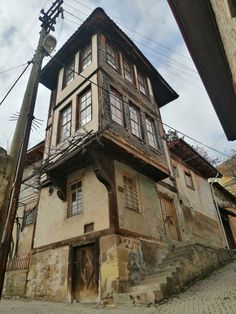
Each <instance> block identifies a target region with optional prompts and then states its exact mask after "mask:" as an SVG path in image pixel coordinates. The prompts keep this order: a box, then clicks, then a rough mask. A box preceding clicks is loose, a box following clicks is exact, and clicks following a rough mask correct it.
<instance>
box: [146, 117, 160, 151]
mask: <svg viewBox="0 0 236 314" xmlns="http://www.w3.org/2000/svg"><path fill="white" fill-rule="evenodd" d="M145 122H146V128H147V138H148V144H149V145H150V146H152V147H154V148H157V140H156V135H155V129H154V125H153V122H152V121H151V120H149V119H148V118H146V119H145Z"/></svg>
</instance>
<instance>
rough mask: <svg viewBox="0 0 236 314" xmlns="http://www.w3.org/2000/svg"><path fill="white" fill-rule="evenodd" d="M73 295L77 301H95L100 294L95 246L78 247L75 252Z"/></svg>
mask: <svg viewBox="0 0 236 314" xmlns="http://www.w3.org/2000/svg"><path fill="white" fill-rule="evenodd" d="M73 253H74V254H73V260H74V261H73V262H74V263H73V264H74V267H73V281H72V282H73V295H74V299H75V300H76V301H80V302H81V301H82V302H90V301H95V300H96V298H97V294H98V269H97V267H96V266H97V261H96V259H97V258H96V249H95V244H90V245H87V246H82V247H76V248H74V252H73Z"/></svg>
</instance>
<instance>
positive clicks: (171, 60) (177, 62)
mask: <svg viewBox="0 0 236 314" xmlns="http://www.w3.org/2000/svg"><path fill="white" fill-rule="evenodd" d="M64 4H65V5H67V6H69V7H70V8H71V9H73V10H75V11H77V12H79V13H81V14H83V15H85V16H86V18H88V14H86V13H84V12H82V11H80V10H78V9H77V8H75V7H73V6H72V5H70V4H68V3H66V2H64ZM65 11H66V12H67V13H68V11H67V10H65ZM74 17H76V16H74ZM76 18H78V17H76ZM80 20H81V19H80ZM132 40H133V41H134V42H136V43H138V44H140V45H142V46H143V47H145V48H147V49H149V50H152V51H153V52H155V53H156V54H159V55H161V56H162V57H164V58H167V59H168V61H169V62H172V63H175V64H176V65H178V66H181V67H183V68H185V69H186V70H188V71H191V72H194V73H196V74H198V72H197V71H196V70H194V69H193V68H190V67H188V66H186V65H185V64H183V63H181V62H179V61H176V60H175V59H173V58H171V57H168V56H166V55H165V54H163V53H161V52H159V51H156V50H155V49H152V48H151V47H148V46H146V45H144V44H143V43H141V42H139V41H138V40H136V39H133V38H132ZM197 79H198V80H199V78H197Z"/></svg>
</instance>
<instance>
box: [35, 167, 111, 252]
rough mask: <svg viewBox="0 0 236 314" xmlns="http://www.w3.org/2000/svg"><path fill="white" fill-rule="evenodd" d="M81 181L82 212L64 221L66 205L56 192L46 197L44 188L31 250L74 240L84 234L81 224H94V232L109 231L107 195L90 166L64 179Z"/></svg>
mask: <svg viewBox="0 0 236 314" xmlns="http://www.w3.org/2000/svg"><path fill="white" fill-rule="evenodd" d="M66 179H67V180H70V179H81V180H82V194H83V195H82V202H83V212H82V213H80V214H77V215H74V216H72V217H68V218H67V202H63V201H61V200H60V199H59V198H58V196H57V192H56V189H54V192H53V194H52V195H49V191H48V190H49V188H48V187H46V188H43V189H42V190H41V194H40V200H39V205H38V217H37V225H36V232H35V242H34V247H40V246H42V245H46V244H50V243H54V242H58V241H62V240H65V239H70V238H74V237H77V236H80V235H83V234H84V225H85V224H88V223H94V231H99V230H103V229H107V228H109V209H108V194H107V190H106V188H105V186H104V185H103V184H102V183H101V182H100V181H98V179H97V178H96V176H95V173H94V171H93V169H92V167H91V166H89V167H87V168H84V169H83V170H80V171H77V172H74V173H72V174H71V175H69V176H68V178H65V180H66Z"/></svg>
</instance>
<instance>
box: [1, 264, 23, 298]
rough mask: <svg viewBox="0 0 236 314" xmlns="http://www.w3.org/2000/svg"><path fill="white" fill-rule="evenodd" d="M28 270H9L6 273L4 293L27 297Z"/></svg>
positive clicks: (5, 294)
mask: <svg viewBox="0 0 236 314" xmlns="http://www.w3.org/2000/svg"><path fill="white" fill-rule="evenodd" d="M27 274H28V270H14V271H8V272H6V274H5V280H4V287H3V295H4V296H5V297H7V296H18V297H22V298H24V297H25V293H26V279H27Z"/></svg>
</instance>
